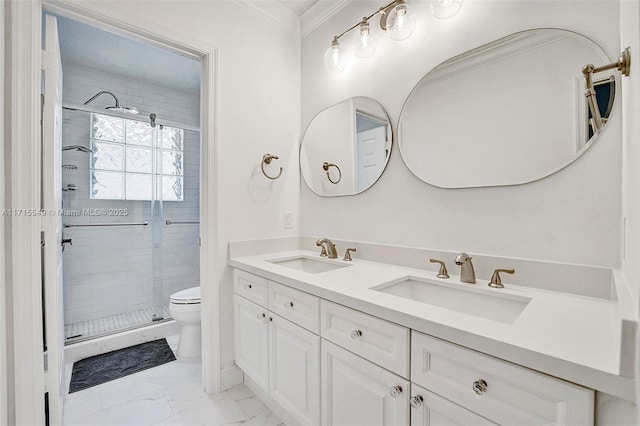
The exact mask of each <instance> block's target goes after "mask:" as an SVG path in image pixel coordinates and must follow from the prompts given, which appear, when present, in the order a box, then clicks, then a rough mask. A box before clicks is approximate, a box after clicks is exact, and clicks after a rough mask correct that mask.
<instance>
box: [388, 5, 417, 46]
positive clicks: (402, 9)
mask: <svg viewBox="0 0 640 426" xmlns="http://www.w3.org/2000/svg"><path fill="white" fill-rule="evenodd" d="M415 18H416V17H415V15H414V14H413V13H412V12H411V9H410V8H409V6H408V5H407V4H406V3H405V2H401V3H399V4H398V5H396V6H395V7H394V8H393V9H391V12H389V17H388V18H387V31H388V32H389V37H391V39H392V40H406V39H408V38H409V37H411V34H413V28H414V27H415V23H416V22H415Z"/></svg>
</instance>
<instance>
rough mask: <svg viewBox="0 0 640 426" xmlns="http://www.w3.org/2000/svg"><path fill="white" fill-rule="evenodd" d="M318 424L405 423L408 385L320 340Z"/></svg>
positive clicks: (367, 424)
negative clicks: (320, 392)
mask: <svg viewBox="0 0 640 426" xmlns="http://www.w3.org/2000/svg"><path fill="white" fill-rule="evenodd" d="M321 346H322V423H323V424H325V425H335V426H342V425H344V426H372V425H403V426H406V425H408V424H409V392H410V390H409V382H408V381H407V380H405V379H403V378H402V377H400V376H397V375H395V374H393V373H391V372H390V371H388V370H385V369H384V368H382V367H379V366H377V365H375V364H373V363H371V362H369V361H367V360H365V359H363V358H360V357H359V356H357V355H354V354H353V353H351V352H348V351H346V350H344V349H342V348H340V347H338V346H336V345H334V344H332V343H330V342H328V341H326V340H324V339H322V343H321Z"/></svg>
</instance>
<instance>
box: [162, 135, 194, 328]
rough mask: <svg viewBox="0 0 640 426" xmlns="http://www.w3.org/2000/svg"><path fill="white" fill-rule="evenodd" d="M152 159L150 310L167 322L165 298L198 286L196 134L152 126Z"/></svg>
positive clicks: (167, 303)
mask: <svg viewBox="0 0 640 426" xmlns="http://www.w3.org/2000/svg"><path fill="white" fill-rule="evenodd" d="M155 155H156V158H157V159H158V161H157V162H156V163H157V165H158V168H157V174H156V176H155V185H156V187H157V200H156V201H155V203H154V205H155V206H156V208H155V209H154V214H155V215H156V218H157V219H158V220H156V221H154V223H156V226H157V228H156V229H155V230H154V232H155V233H156V234H157V237H156V239H155V240H154V263H155V267H154V281H155V283H156V284H155V285H154V291H155V296H154V299H155V303H154V310H155V312H156V316H157V317H158V318H163V319H167V318H169V317H170V315H169V311H168V306H169V300H170V297H171V295H172V294H173V293H176V292H178V291H180V290H184V289H187V288H190V287H197V286H199V285H200V216H199V215H200V185H199V183H200V134H199V132H197V131H192V130H186V129H181V128H177V127H170V126H158V144H157V146H156V150H155ZM156 242H157V243H158V244H156Z"/></svg>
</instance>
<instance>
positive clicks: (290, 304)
mask: <svg viewBox="0 0 640 426" xmlns="http://www.w3.org/2000/svg"><path fill="white" fill-rule="evenodd" d="M284 307H285V308H293V302H284Z"/></svg>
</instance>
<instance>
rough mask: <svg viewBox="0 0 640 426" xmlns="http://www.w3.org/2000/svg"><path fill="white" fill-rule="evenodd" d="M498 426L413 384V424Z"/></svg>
mask: <svg viewBox="0 0 640 426" xmlns="http://www.w3.org/2000/svg"><path fill="white" fill-rule="evenodd" d="M469 425H474V426H497V425H496V423H493V422H491V421H489V420H487V419H485V418H484V417H481V416H479V415H477V414H474V413H472V412H471V411H469V410H466V409H464V408H462V407H460V406H459V405H457V404H454V403H453V402H451V401H449V400H447V399H444V398H442V397H440V396H438V395H436V394H435V393H433V392H429V391H428V390H426V389H424V388H421V387H420V386H418V385H416V384H413V383H412V384H411V426H469Z"/></svg>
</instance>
